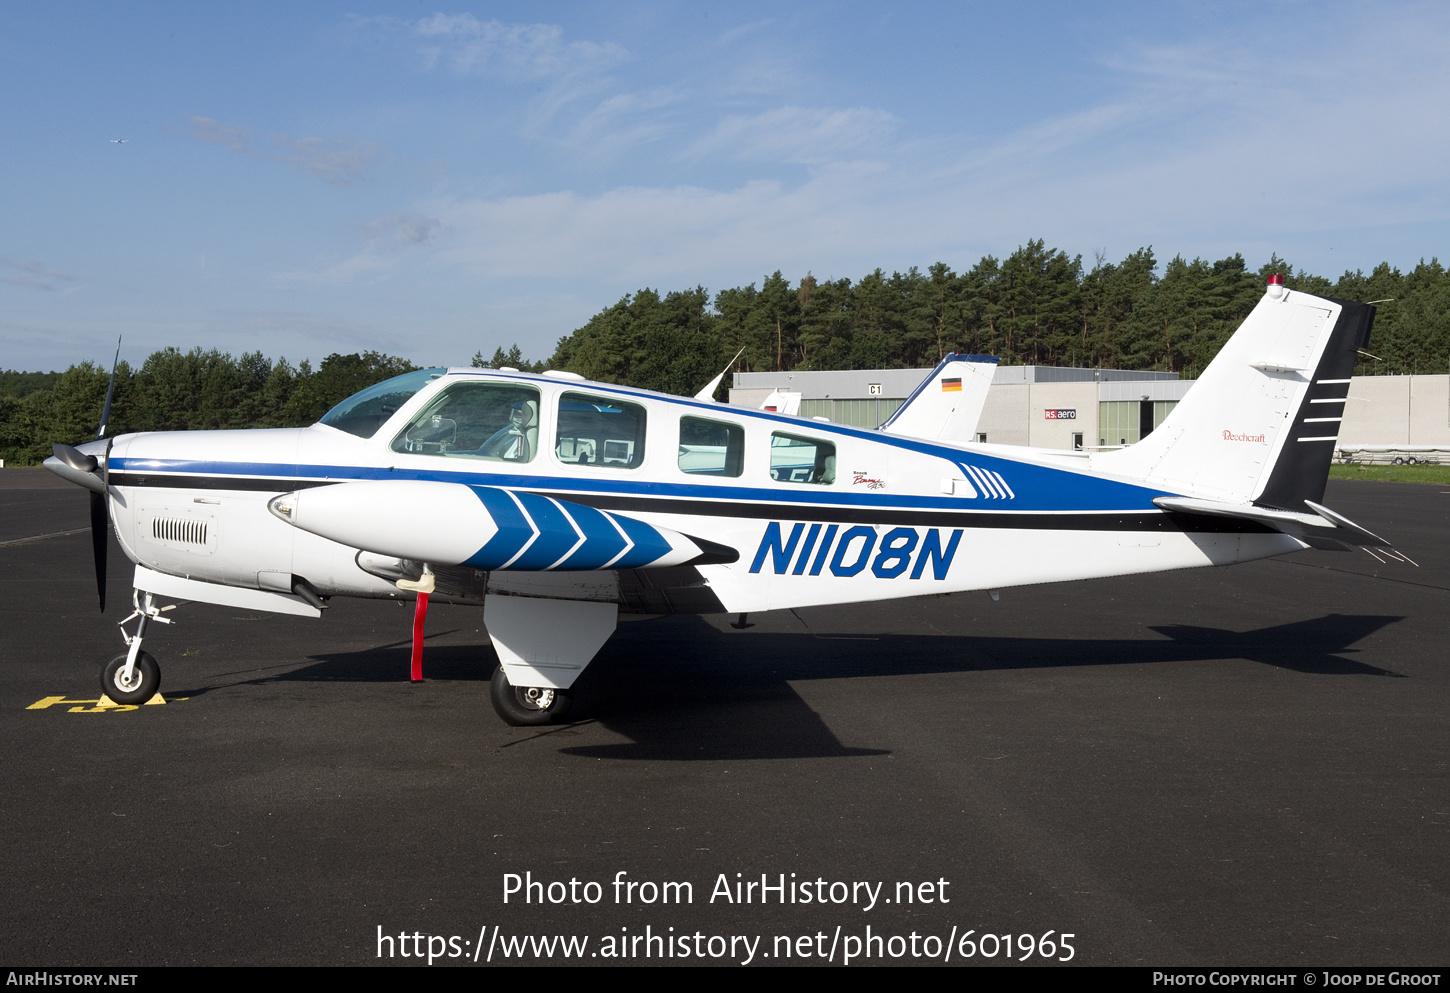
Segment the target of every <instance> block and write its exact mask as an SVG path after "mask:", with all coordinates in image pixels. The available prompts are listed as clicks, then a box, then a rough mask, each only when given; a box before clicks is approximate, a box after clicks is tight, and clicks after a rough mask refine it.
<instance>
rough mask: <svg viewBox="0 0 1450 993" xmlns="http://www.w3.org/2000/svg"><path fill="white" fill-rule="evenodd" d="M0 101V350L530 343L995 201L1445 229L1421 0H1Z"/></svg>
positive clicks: (1163, 227) (1096, 244) (1397, 243)
mask: <svg viewBox="0 0 1450 993" xmlns="http://www.w3.org/2000/svg"><path fill="white" fill-rule="evenodd" d="M0 106H3V114H0V368H12V369H41V370H44V369H63V368H65V367H66V366H68V365H69V364H71V363H73V362H76V361H82V360H92V361H102V362H109V359H110V353H111V349H112V348H113V347H114V342H115V337H116V335H117V334H118V333H120V334H123V335H124V336H125V345H124V350H123V355H124V356H125V357H127V358H128V359H130V360H131V361H133V362H138V361H140V360H141V359H144V358H145V356H146V355H147V354H149V353H150V352H151V351H152V350H154V349H156V348H160V347H163V346H166V345H176V346H178V347H181V348H190V347H192V346H196V345H200V346H203V347H217V348H221V349H223V350H225V351H230V352H232V353H234V354H235V353H240V352H243V351H251V350H260V351H262V352H264V353H265V354H267V355H269V356H272V357H274V358H275V357H277V356H286V357H287V358H288V359H290V360H292V361H293V362H296V361H298V360H300V359H302V358H309V357H310V358H311V359H313V360H314V361H316V360H318V359H320V358H321V357H322V356H324V355H326V354H328V353H330V352H334V351H342V352H352V351H360V350H365V349H379V350H382V351H386V352H389V353H393V354H399V355H403V356H406V357H408V358H410V359H412V360H414V361H416V362H420V363H426V364H467V362H468V360H469V358H470V357H471V356H472V355H473V353H474V352H475V351H477V350H479V349H482V350H483V351H484V352H485V353H487V354H491V353H492V351H493V349H494V348H495V347H497V346H503V347H505V348H506V347H508V346H509V345H511V344H513V343H515V342H517V343H518V344H519V345H520V346H521V347H522V349H523V351H524V354H525V355H526V356H528V357H531V358H542V357H546V356H547V355H549V354H550V353H551V352H552V351H553V347H554V343H555V341H556V340H557V339H558V338H559V337H560V336H562V335H565V334H568V333H569V332H571V331H572V330H574V329H575V328H576V327H578V326H580V325H581V324H582V323H584V321H586V320H587V319H588V317H589V316H590V315H591V314H593V313H595V312H596V311H598V310H600V309H602V308H603V307H606V306H608V305H610V304H612V303H614V302H615V301H616V300H618V299H619V298H620V297H621V296H623V295H625V294H627V293H632V292H633V291H635V290H637V289H639V288H641V287H645V286H649V287H655V288H658V289H660V290H669V289H682V288H687V287H693V286H696V285H703V286H705V287H707V288H709V289H711V290H719V289H723V288H726V287H730V286H738V285H744V284H746V283H750V282H756V283H758V282H759V281H760V280H761V279H762V277H763V276H765V275H767V274H769V273H771V272H773V271H775V270H777V269H779V270H781V271H782V272H783V273H784V274H785V275H786V276H787V277H789V278H790V279H792V280H795V279H799V278H800V277H801V276H803V275H804V274H805V273H806V272H807V271H810V272H812V273H813V274H814V275H815V276H816V277H817V278H822V279H826V278H840V277H849V278H851V279H853V280H854V279H857V278H859V277H860V276H862V275H864V274H865V273H867V272H869V271H870V270H871V269H873V268H876V267H877V266H880V267H882V268H884V269H886V270H887V271H888V272H889V271H891V270H893V269H901V270H904V269H906V268H908V267H910V266H913V265H916V266H921V267H923V268H924V267H926V266H928V265H930V264H932V263H933V262H937V261H944V262H946V263H948V264H949V265H951V266H953V267H954V268H956V269H958V270H961V269H964V268H968V267H970V266H971V265H973V264H974V263H975V262H976V261H977V260H978V259H979V258H980V257H981V256H982V255H984V254H993V255H997V256H1002V255H1005V254H1007V253H1010V252H1011V251H1012V250H1013V249H1014V248H1016V247H1017V246H1018V245H1020V244H1022V243H1023V242H1025V241H1027V240H1028V239H1032V238H1042V239H1045V240H1046V242H1047V243H1048V245H1050V246H1055V247H1058V248H1061V249H1063V250H1065V251H1067V252H1068V253H1069V254H1074V255H1076V254H1081V255H1082V256H1083V257H1084V260H1085V263H1086V264H1088V265H1089V266H1090V265H1091V264H1092V260H1093V258H1094V257H1095V255H1096V254H1097V253H1103V254H1104V256H1105V257H1106V258H1107V259H1108V260H1110V261H1116V260H1118V259H1121V258H1122V257H1123V256H1124V255H1126V254H1127V253H1128V252H1131V251H1133V250H1135V249H1137V248H1138V247H1140V246H1143V245H1151V246H1153V248H1154V250H1155V252H1156V254H1157V256H1158V258H1159V260H1160V262H1162V261H1166V260H1167V259H1169V258H1171V257H1172V256H1173V255H1175V254H1180V253H1181V254H1183V255H1185V256H1187V257H1194V256H1202V257H1205V258H1219V257H1222V256H1223V255H1227V254H1231V253H1233V252H1236V251H1241V252H1243V253H1244V254H1245V255H1246V257H1247V258H1248V261H1249V263H1250V264H1251V265H1252V266H1255V267H1257V266H1258V265H1259V264H1261V263H1262V262H1264V261H1266V260H1267V258H1268V257H1269V254H1270V253H1271V252H1278V253H1279V255H1280V256H1282V257H1284V258H1286V259H1288V260H1289V261H1290V262H1291V263H1292V264H1293V265H1294V266H1296V267H1299V268H1303V269H1306V270H1308V271H1311V272H1316V273H1319V274H1322V275H1327V276H1330V277H1331V278H1332V277H1335V276H1337V275H1339V274H1340V273H1341V272H1343V271H1344V270H1345V269H1359V268H1364V269H1368V268H1370V267H1372V266H1373V265H1375V264H1376V263H1378V262H1380V261H1388V262H1390V263H1391V264H1393V265H1396V266H1399V267H1401V268H1406V267H1411V266H1413V265H1414V264H1415V263H1416V262H1418V261H1419V259H1420V258H1422V257H1425V258H1429V257H1431V256H1436V255H1450V252H1447V251H1446V250H1445V248H1444V246H1445V245H1446V235H1447V232H1450V188H1447V186H1450V184H1447V176H1450V110H1447V108H1450V6H1446V5H1444V4H1439V3H1434V4H1395V3H1379V4H1374V5H1366V4H1333V3H1314V4H1310V3H1280V4H1275V3H1255V4H1238V3H1184V4H1174V3H1164V2H1157V3H1149V4H1141V5H1134V4H1128V3H1122V4H1114V5H1091V4H1080V3H1071V4H1069V3H1038V4H1030V3H1024V4H1000V3H990V4H987V3H983V4H971V3H953V4H931V3H915V4H902V3H897V4H866V3H861V4H856V3H839V4H838V3H816V4H779V3H771V4H749V3H739V4H730V5H723V6H713V5H712V6H709V7H706V6H703V5H697V4H676V3H587V4H585V3H581V4H553V5H539V4H508V3H499V4H469V3H458V4H454V5H450V6H442V7H440V6H435V5H433V4H432V3H380V4H376V5H372V6H359V5H357V4H353V3H340V4H333V3H309V4H290V3H289V4H281V3H252V4H246V5H199V4H175V5H169V4H162V3H150V4H144V5H130V6H128V5H120V4H93V3H44V4H40V3H9V4H6V5H4V6H0ZM118 138H123V139H125V143H123V144H117V143H114V142H113V141H112V139H118Z"/></svg>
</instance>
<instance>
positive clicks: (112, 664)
mask: <svg viewBox="0 0 1450 993" xmlns="http://www.w3.org/2000/svg"><path fill="white" fill-rule="evenodd" d="M125 670H126V653H125V652H122V653H121V654H120V655H117V656H116V657H115V658H113V659H111V660H110V661H109V662H107V663H106V666H105V668H104V669H102V670H101V692H102V693H104V694H106V696H108V697H110V698H111V699H112V700H114V701H115V702H116V703H145V702H146V701H147V700H150V699H151V698H152V697H153V696H155V695H156V691H157V690H158V689H160V688H161V667H160V666H159V665H157V664H156V660H155V659H153V658H152V657H151V656H150V655H148V654H146V653H145V652H140V653H138V654H137V656H136V665H135V667H134V668H133V669H132V670H131V678H130V679H124V678H123V676H124V673H125Z"/></svg>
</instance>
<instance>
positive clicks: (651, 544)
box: [609, 514, 670, 569]
mask: <svg viewBox="0 0 1450 993" xmlns="http://www.w3.org/2000/svg"><path fill="white" fill-rule="evenodd" d="M609 516H610V518H612V519H613V520H614V521H615V522H617V523H618V524H619V527H620V529H621V530H622V531H624V534H625V537H627V538H628V539H629V540H630V541H631V542H632V543H633V545H634V547H632V548H631V549H630V550H629V551H627V552H625V553H624V556H623V557H622V558H621V559H620V560H619V561H618V562H616V563H614V568H616V569H641V568H643V567H644V566H647V565H649V564H650V563H651V562H653V561H654V560H655V559H657V558H659V557H660V556H662V555H664V554H666V553H667V552H669V550H670V543H669V542H668V541H665V539H664V536H663V535H661V534H660V533H659V532H658V531H656V530H655V529H654V528H652V527H650V526H649V525H648V524H646V523H645V522H644V521H637V520H635V519H634V518H633V517H624V516H621V515H620V514H610V515H609Z"/></svg>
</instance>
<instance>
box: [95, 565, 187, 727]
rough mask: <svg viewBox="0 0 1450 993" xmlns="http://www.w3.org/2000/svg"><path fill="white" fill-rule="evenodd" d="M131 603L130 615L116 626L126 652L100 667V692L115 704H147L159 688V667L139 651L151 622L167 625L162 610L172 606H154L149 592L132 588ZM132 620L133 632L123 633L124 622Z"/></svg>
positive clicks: (153, 598)
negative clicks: (133, 624) (124, 643)
mask: <svg viewBox="0 0 1450 993" xmlns="http://www.w3.org/2000/svg"><path fill="white" fill-rule="evenodd" d="M131 606H132V607H133V608H134V609H133V610H132V611H131V613H130V615H129V616H127V617H126V618H125V619H124V620H122V621H121V622H120V623H119V624H118V625H117V627H119V628H120V629H121V638H122V640H123V641H125V642H126V651H124V652H122V653H121V654H119V655H116V656H113V657H112V658H110V659H108V660H107V661H106V664H105V666H104V667H103V668H102V669H101V692H102V693H104V694H105V695H106V696H108V697H110V698H111V700H113V701H114V702H116V703H126V704H137V703H146V702H147V701H148V700H150V699H151V698H152V697H154V696H155V695H156V693H157V691H158V690H160V689H161V667H160V666H159V665H157V664H156V660H155V659H154V658H152V657H151V655H150V654H149V653H147V652H143V651H141V639H142V638H143V637H144V636H145V634H146V626H147V624H149V623H150V622H151V621H156V622H157V623H159V624H170V623H171V619H170V618H169V617H162V616H161V612H162V611H163V610H171V609H173V608H174V606H175V605H174V604H173V605H169V606H166V607H157V606H156V599H155V597H153V596H152V595H151V594H150V593H145V594H143V593H142V591H141V590H134V591H132V593H131ZM131 621H135V622H136V633H135V634H127V633H126V625H127V624H128V623H130V622H131Z"/></svg>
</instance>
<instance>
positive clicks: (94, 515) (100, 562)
mask: <svg viewBox="0 0 1450 993" xmlns="http://www.w3.org/2000/svg"><path fill="white" fill-rule="evenodd" d="M110 530H111V514H110V506H109V503H108V501H107V498H106V496H105V495H104V494H101V493H92V494H91V552H92V553H93V554H94V556H95V559H96V594H97V596H98V597H99V598H100V601H101V613H103V614H104V613H105V612H106V549H107V547H108V546H109V544H110V540H111V535H110V533H109V532H110Z"/></svg>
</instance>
